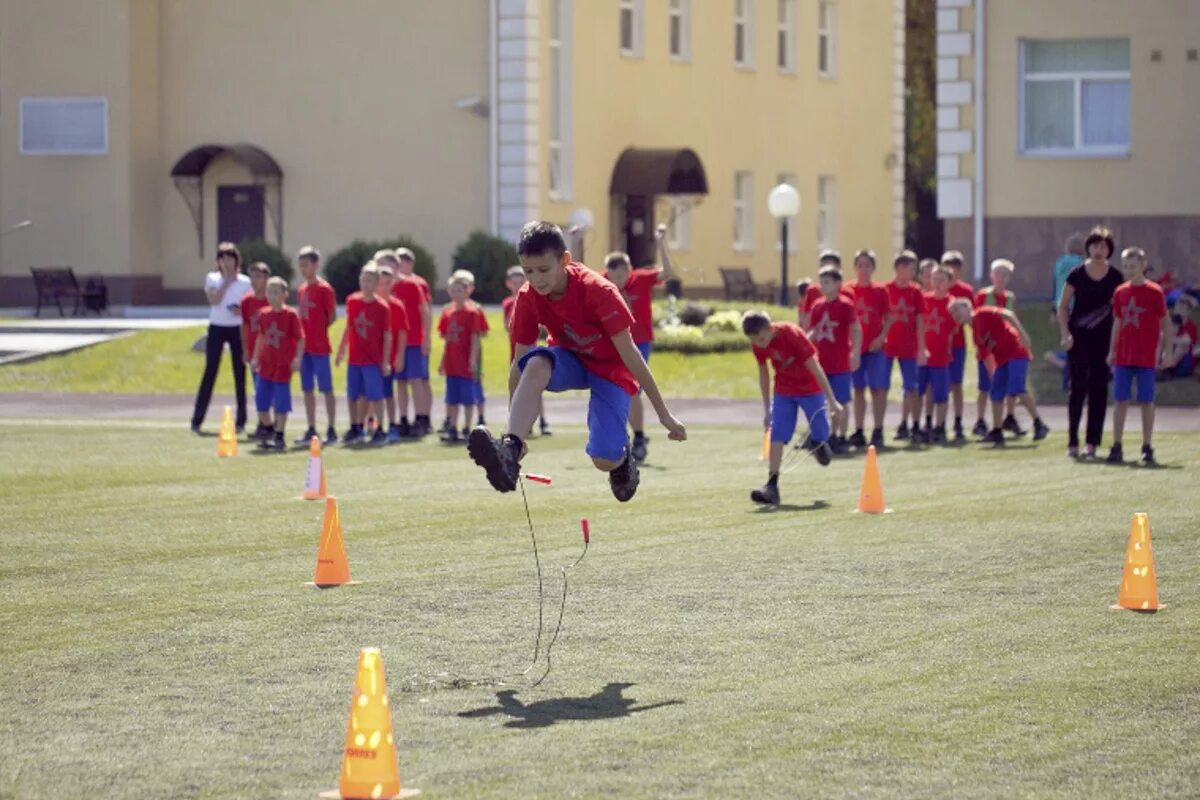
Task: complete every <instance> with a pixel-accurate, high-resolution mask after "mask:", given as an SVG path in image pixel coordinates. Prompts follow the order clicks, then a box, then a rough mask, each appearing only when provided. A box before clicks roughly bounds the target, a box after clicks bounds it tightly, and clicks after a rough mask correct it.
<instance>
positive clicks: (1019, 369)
mask: <svg viewBox="0 0 1200 800" xmlns="http://www.w3.org/2000/svg"><path fill="white" fill-rule="evenodd" d="M1027 377H1029V359H1028V358H1014V359H1013V360H1012V361H1009V362H1008V363H1007V364H1004V365H1002V366H999V367H996V372H995V374H994V375H992V388H991V390H990V392H989V395H990V396H991V398H992V399H993V400H997V401H998V400H1003V399H1004V398H1005V397H1020V396H1021V395H1023V394H1025V379H1026V378H1027Z"/></svg>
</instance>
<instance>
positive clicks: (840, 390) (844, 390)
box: [825, 372, 854, 403]
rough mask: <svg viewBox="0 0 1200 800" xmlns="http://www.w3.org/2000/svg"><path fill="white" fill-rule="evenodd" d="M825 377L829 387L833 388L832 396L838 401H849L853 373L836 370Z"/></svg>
mask: <svg viewBox="0 0 1200 800" xmlns="http://www.w3.org/2000/svg"><path fill="white" fill-rule="evenodd" d="M825 377H827V378H829V388H831V389H833V396H834V398H836V399H837V401H838V402H839V403H849V402H850V389H851V388H852V386H853V384H854V373H851V372H836V373H834V374H832V375H826V376H825Z"/></svg>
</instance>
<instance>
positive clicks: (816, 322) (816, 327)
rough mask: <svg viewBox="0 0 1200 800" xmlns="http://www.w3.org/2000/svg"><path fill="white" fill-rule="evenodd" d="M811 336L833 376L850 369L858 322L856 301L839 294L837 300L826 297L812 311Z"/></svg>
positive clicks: (821, 359) (818, 355)
mask: <svg viewBox="0 0 1200 800" xmlns="http://www.w3.org/2000/svg"><path fill="white" fill-rule="evenodd" d="M809 314H810V316H809V329H808V336H809V339H810V340H811V341H812V343H813V344H814V345H815V346H816V348H817V359H818V360H819V361H820V362H821V367H822V368H823V369H824V370H825V372H826V373H828V374H830V375H837V374H839V373H842V372H849V371H850V356H851V353H852V352H853V351H854V337H853V336H852V335H851V332H852V330H853V328H854V326H855V325H856V324H857V323H858V315H857V314H855V313H854V304H853V303H851V302H850V301H849V300H847V299H846V296H845V295H843V294H839V295H838V296H837V297H835V298H834V299H833V300H826V299H825V298H824V297H822V298H821V299H820V300H818V301H817V302H816V303H814V304H813V307H812V310H811V311H810V312H809Z"/></svg>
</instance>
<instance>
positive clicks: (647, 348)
mask: <svg viewBox="0 0 1200 800" xmlns="http://www.w3.org/2000/svg"><path fill="white" fill-rule="evenodd" d="M637 349H638V352H639V353H641V354H642V358H643V359H644V360H645V362H646V363H647V364H649V363H650V352H651V351H652V350H653V349H654V342H638V343H637Z"/></svg>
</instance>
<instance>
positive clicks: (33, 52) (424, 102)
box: [0, 0, 904, 306]
mask: <svg viewBox="0 0 1200 800" xmlns="http://www.w3.org/2000/svg"><path fill="white" fill-rule="evenodd" d="M903 23H904V15H903V0H855V2H846V1H845V0H841V1H840V2H817V1H816V0H712V2H709V1H708V0H704V1H703V2H701V0H586V1H584V0H411V1H407V2H397V0H353V2H338V3H331V2H327V0H254V2H246V1H245V0H88V1H87V2H80V0H0V231H8V229H9V228H10V227H11V226H13V225H15V224H17V223H19V222H21V221H23V220H26V219H28V220H30V221H31V222H32V225H30V226H28V227H24V228H21V229H19V230H13V231H11V232H7V233H5V234H2V235H0V306H3V305H17V304H24V303H28V302H30V301H31V299H32V281H31V279H30V278H29V272H28V268H29V267H30V266H71V267H73V268H75V270H76V272H77V274H79V275H80V276H81V277H83V276H87V275H90V274H99V275H102V276H103V277H104V278H105V281H106V282H107V284H108V285H109V289H110V295H111V296H112V298H113V301H114V302H117V303H141V304H154V303H171V302H197V301H198V300H201V298H202V294H201V292H200V285H201V283H202V280H203V274H204V272H205V271H207V270H208V269H209V268H210V264H211V262H212V258H213V252H214V249H215V244H216V242H217V241H218V240H221V239H232V240H235V241H239V240H242V239H245V238H255V237H257V236H261V237H262V238H265V239H266V240H268V241H271V242H273V243H277V244H279V245H280V246H281V247H282V248H283V249H284V250H285V251H287V252H289V253H292V252H294V251H295V250H296V249H298V248H299V247H300V246H302V245H305V244H314V245H316V246H317V247H319V248H320V249H321V250H322V251H324V252H326V253H329V252H331V251H333V250H335V249H337V248H338V247H341V246H342V245H345V244H348V243H349V242H350V241H351V240H353V239H355V238H366V239H379V238H386V237H392V236H395V235H397V234H401V233H404V234H409V235H411V236H413V237H414V238H415V239H417V240H418V241H420V242H422V243H423V244H425V245H426V246H427V247H428V248H429V249H430V250H431V251H432V252H433V253H434V255H435V257H436V258H437V260H438V262H439V265H440V267H441V269H442V270H443V272H445V271H447V270H448V268H449V264H450V259H451V254H452V252H453V250H454V248H455V247H456V246H457V244H458V243H459V242H461V241H462V240H463V239H465V238H466V236H467V235H468V234H469V233H470V232H471V231H472V230H477V229H484V230H490V231H492V232H494V233H497V234H498V235H501V236H505V237H507V238H510V239H511V238H514V237H515V235H516V232H517V231H518V230H519V229H520V226H521V224H523V223H524V222H525V221H527V220H528V219H531V218H534V217H545V218H549V219H553V220H555V221H558V222H560V223H563V224H569V223H583V225H582V226H581V234H580V238H579V239H578V244H577V247H579V246H582V249H584V251H585V252H584V256H585V258H586V260H588V261H592V262H598V260H599V258H600V257H601V256H602V255H603V254H604V252H606V251H607V250H609V249H614V248H619V249H630V250H631V251H632V252H633V253H634V255H635V259H637V260H644V257H649V256H650V255H652V250H651V249H650V243H651V237H652V231H653V226H654V225H655V224H656V223H657V222H660V221H661V222H666V223H668V224H669V225H670V229H671V234H670V236H671V238H672V242H673V244H675V245H676V248H677V250H678V253H679V261H680V262H681V264H682V265H683V266H684V267H685V268H686V269H685V270H684V272H683V274H682V276H681V277H682V279H683V281H684V283H685V285H686V286H687V287H689V289H691V290H696V291H702V290H704V289H708V290H710V291H715V287H717V286H719V285H720V278H719V276H718V272H717V267H718V266H744V267H749V268H750V269H751V270H752V271H753V272H754V274H755V276H756V278H757V279H758V280H761V281H764V282H765V281H767V280H770V279H773V278H777V276H778V273H779V252H778V240H779V232H778V226H777V223H776V222H775V221H774V220H772V219H770V218H769V216H768V214H767V209H766V196H767V193H768V191H769V190H770V189H771V187H772V186H773V185H774V184H775V183H777V182H779V181H781V180H787V181H789V182H792V183H794V185H795V186H796V187H797V189H798V190H799V192H800V195H801V197H802V208H801V211H800V214H799V216H798V217H797V218H796V220H795V221H794V223H793V225H792V227H791V229H792V235H791V237H790V239H791V246H792V248H793V252H794V253H795V256H794V258H793V260H792V276H793V277H795V276H798V275H805V274H811V272H812V262H813V261H814V258H813V256H814V254H815V252H816V250H817V249H818V248H819V247H822V246H832V247H840V248H842V249H847V250H848V249H853V248H857V247H873V248H875V249H876V250H880V251H884V252H886V251H890V250H891V249H894V248H895V247H897V246H899V244H900V235H901V231H902V227H901V226H902V221H903V207H902V203H903V187H902V177H903V176H902V169H903V167H902V165H903V162H904V157H903V155H904V154H903V77H904V76H903V35H904V25H903Z"/></svg>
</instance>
